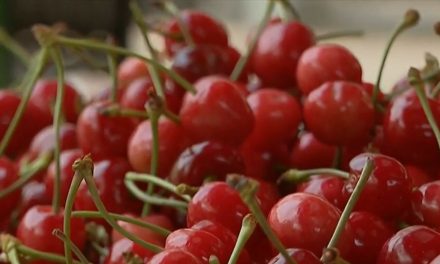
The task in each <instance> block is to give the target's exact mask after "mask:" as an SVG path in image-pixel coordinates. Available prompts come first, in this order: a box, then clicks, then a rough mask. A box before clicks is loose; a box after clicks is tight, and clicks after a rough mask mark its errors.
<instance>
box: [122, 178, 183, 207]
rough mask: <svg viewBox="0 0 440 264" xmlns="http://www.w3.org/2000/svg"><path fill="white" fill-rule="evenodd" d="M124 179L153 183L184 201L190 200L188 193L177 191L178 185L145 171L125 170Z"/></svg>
mask: <svg viewBox="0 0 440 264" xmlns="http://www.w3.org/2000/svg"><path fill="white" fill-rule="evenodd" d="M125 179H127V180H129V181H140V182H147V183H149V184H154V185H157V186H159V187H161V188H163V189H165V190H167V191H169V192H172V193H174V194H176V195H178V196H179V197H180V198H182V199H183V200H185V201H186V202H190V201H191V197H190V196H189V195H185V194H182V193H181V192H179V191H178V187H179V186H180V185H179V186H176V185H174V184H172V183H170V182H169V181H166V180H164V179H161V178H159V177H157V176H154V175H150V174H145V173H136V172H127V174H125Z"/></svg>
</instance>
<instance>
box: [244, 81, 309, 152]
mask: <svg viewBox="0 0 440 264" xmlns="http://www.w3.org/2000/svg"><path fill="white" fill-rule="evenodd" d="M247 102H248V103H249V106H250V107H251V109H252V112H253V114H254V117H255V125H254V129H253V131H252V133H251V134H250V135H249V139H248V140H250V141H251V142H252V143H253V144H255V145H258V146H261V147H268V146H273V145H275V144H279V143H282V142H286V141H288V140H290V139H292V138H293V137H294V136H295V134H296V132H297V130H298V126H299V124H300V122H301V106H300V104H299V103H298V101H297V100H296V99H295V97H293V96H291V95H290V94H288V93H287V92H284V91H279V90H276V89H273V88H267V89H261V90H258V91H256V92H254V93H252V94H251V95H249V96H248V98H247Z"/></svg>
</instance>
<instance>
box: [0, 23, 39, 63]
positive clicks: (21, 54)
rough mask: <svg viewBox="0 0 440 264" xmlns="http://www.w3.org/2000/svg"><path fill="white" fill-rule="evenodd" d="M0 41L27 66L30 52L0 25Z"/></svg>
mask: <svg viewBox="0 0 440 264" xmlns="http://www.w3.org/2000/svg"><path fill="white" fill-rule="evenodd" d="M0 43H1V45H3V46H4V47H5V48H6V49H8V50H9V51H10V52H11V53H12V54H14V55H15V56H16V57H17V58H18V59H19V60H20V61H21V62H22V63H23V65H25V66H29V64H30V63H31V61H30V59H29V58H30V57H31V54H29V52H27V50H25V49H24V48H23V47H22V46H21V45H20V44H19V43H18V42H17V41H16V40H15V39H14V38H12V37H11V36H10V35H9V34H8V32H7V31H6V30H5V29H4V28H3V27H0Z"/></svg>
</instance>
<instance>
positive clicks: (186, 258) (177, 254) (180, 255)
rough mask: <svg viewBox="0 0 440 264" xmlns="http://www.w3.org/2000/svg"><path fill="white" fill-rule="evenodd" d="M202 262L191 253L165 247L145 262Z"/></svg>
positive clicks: (162, 263) (155, 263)
mask: <svg viewBox="0 0 440 264" xmlns="http://www.w3.org/2000/svg"><path fill="white" fill-rule="evenodd" d="M175 263H185V264H202V262H201V261H200V260H199V259H198V258H196V257H195V256H194V255H193V254H191V253H189V252H188V251H186V250H183V249H165V250H164V251H162V252H160V253H159V254H156V255H154V256H153V257H152V258H151V259H150V260H149V261H148V262H147V264H175Z"/></svg>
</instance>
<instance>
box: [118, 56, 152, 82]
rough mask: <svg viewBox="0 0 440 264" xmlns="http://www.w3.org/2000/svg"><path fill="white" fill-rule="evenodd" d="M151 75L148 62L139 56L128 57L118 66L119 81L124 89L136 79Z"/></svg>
mask: <svg viewBox="0 0 440 264" xmlns="http://www.w3.org/2000/svg"><path fill="white" fill-rule="evenodd" d="M149 76H150V73H149V72H148V68H147V64H146V63H145V62H144V61H143V60H141V59H139V58H134V57H127V58H125V59H124V60H123V61H122V62H121V64H119V66H118V81H119V86H120V87H121V88H122V89H123V88H125V87H126V86H127V85H128V84H130V83H131V82H132V81H134V80H136V79H139V78H142V77H149Z"/></svg>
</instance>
